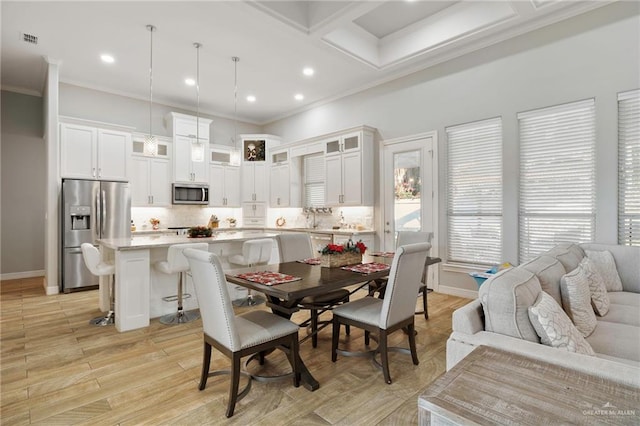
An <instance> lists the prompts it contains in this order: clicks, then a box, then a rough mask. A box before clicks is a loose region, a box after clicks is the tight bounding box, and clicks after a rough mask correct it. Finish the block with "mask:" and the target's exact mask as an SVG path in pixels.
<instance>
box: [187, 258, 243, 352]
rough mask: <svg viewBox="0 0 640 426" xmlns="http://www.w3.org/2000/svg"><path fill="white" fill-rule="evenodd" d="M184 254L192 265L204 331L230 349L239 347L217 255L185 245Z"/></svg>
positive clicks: (237, 334) (192, 274)
mask: <svg viewBox="0 0 640 426" xmlns="http://www.w3.org/2000/svg"><path fill="white" fill-rule="evenodd" d="M183 254H184V256H185V257H186V258H187V261H188V262H189V267H190V268H191V277H192V278H193V285H194V287H195V290H196V296H197V297H198V305H199V306H200V315H201V317H202V329H203V331H204V333H205V334H206V335H208V336H209V337H211V338H213V339H215V340H216V341H217V342H219V343H220V344H221V345H223V346H225V347H226V348H228V349H229V350H230V351H234V352H235V351H238V350H240V347H241V342H240V334H239V333H238V330H237V328H236V323H235V314H234V313H233V306H232V305H231V298H230V297H229V290H228V288H227V280H226V278H225V276H224V272H223V271H222V265H221V264H220V259H218V256H216V255H215V254H214V253H209V252H207V251H202V250H194V249H186V250H184V252H183Z"/></svg>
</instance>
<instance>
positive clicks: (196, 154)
mask: <svg viewBox="0 0 640 426" xmlns="http://www.w3.org/2000/svg"><path fill="white" fill-rule="evenodd" d="M193 47H195V48H196V140H195V141H194V142H193V143H192V144H191V161H195V162H198V163H201V162H203V161H204V144H203V143H202V141H201V140H200V48H201V47H202V44H200V43H193Z"/></svg>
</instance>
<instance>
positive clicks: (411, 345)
mask: <svg viewBox="0 0 640 426" xmlns="http://www.w3.org/2000/svg"><path fill="white" fill-rule="evenodd" d="M414 330H415V326H414V324H413V323H411V324H409V325H408V326H407V331H408V332H409V349H410V350H411V359H412V360H413V365H418V364H419V363H420V361H419V360H418V351H417V350H416V333H415V332H414Z"/></svg>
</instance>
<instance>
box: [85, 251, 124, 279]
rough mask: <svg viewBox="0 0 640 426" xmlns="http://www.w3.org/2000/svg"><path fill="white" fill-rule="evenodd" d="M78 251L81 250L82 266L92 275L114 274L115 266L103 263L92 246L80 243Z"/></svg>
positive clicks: (98, 252) (98, 253)
mask: <svg viewBox="0 0 640 426" xmlns="http://www.w3.org/2000/svg"><path fill="white" fill-rule="evenodd" d="M80 249H81V250H82V258H83V259H84V264H85V265H87V269H89V271H91V273H92V274H93V275H97V276H102V275H111V274H114V273H115V269H116V268H115V266H114V265H113V264H110V263H106V262H104V261H103V260H102V255H100V251H99V250H98V249H97V248H95V247H94V246H93V244H89V243H82V244H81V245H80Z"/></svg>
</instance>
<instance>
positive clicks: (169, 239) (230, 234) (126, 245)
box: [98, 229, 277, 250]
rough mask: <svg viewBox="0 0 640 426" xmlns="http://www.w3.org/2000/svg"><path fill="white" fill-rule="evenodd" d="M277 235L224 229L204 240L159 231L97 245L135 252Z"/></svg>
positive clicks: (115, 239) (103, 241)
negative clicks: (196, 243) (153, 233)
mask: <svg viewBox="0 0 640 426" xmlns="http://www.w3.org/2000/svg"><path fill="white" fill-rule="evenodd" d="M276 235H277V234H275V233H273V232H264V231H262V230H254V231H251V230H243V231H236V230H231V229H225V230H224V231H222V232H220V231H218V232H216V233H214V234H213V235H212V236H211V237H206V238H189V237H187V236H186V235H167V234H162V232H161V230H158V231H157V234H155V235H136V236H134V237H132V238H107V239H100V240H98V243H99V244H101V245H103V246H105V247H107V248H110V249H113V250H136V249H147V248H163V247H169V246H170V245H173V244H185V243H195V242H202V243H209V244H213V243H224V242H227V241H244V240H251V239H254V238H273V237H275V236H276Z"/></svg>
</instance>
